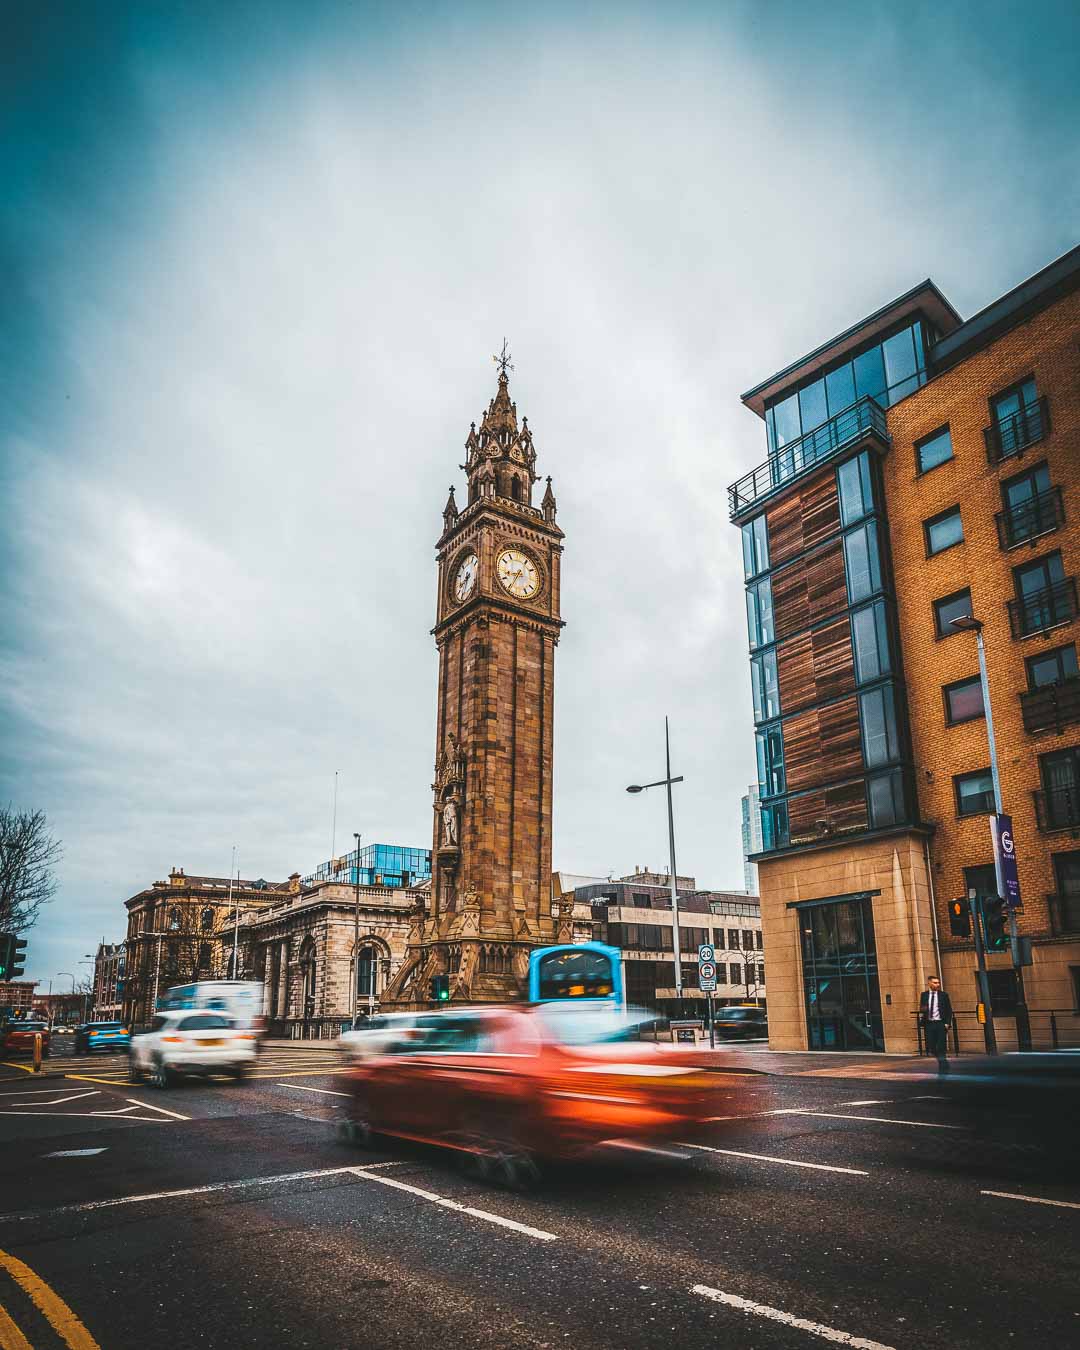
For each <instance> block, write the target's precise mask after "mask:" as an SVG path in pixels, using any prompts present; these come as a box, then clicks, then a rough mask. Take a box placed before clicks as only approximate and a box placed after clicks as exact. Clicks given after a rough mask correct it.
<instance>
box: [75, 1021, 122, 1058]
mask: <svg viewBox="0 0 1080 1350" xmlns="http://www.w3.org/2000/svg"><path fill="white" fill-rule="evenodd" d="M130 1044H131V1033H130V1032H129V1031H128V1029H127V1027H126V1026H124V1024H123V1022H84V1023H83V1024H82V1026H80V1027H76V1028H75V1042H74V1045H73V1047H72V1048H73V1049H74V1051H75V1053H76V1054H77V1055H92V1054H93V1053H94V1052H95V1051H103V1052H105V1053H106V1054H116V1053H117V1052H118V1051H120V1050H127V1048H128V1046H129V1045H130Z"/></svg>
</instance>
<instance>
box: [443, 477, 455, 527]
mask: <svg viewBox="0 0 1080 1350" xmlns="http://www.w3.org/2000/svg"><path fill="white" fill-rule="evenodd" d="M442 518H443V528H444V529H447V530H448V529H449V528H450V526H451V525H453V523H454V521H455V520H457V518H458V509H457V502H456V501H454V485H453V483H451V484H450V495H449V497H447V499H446V505H445V506H444V507H443V513H442Z"/></svg>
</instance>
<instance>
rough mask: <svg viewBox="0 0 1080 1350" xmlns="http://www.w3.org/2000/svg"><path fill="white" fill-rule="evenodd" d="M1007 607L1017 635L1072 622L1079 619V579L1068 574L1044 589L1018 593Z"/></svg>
mask: <svg viewBox="0 0 1080 1350" xmlns="http://www.w3.org/2000/svg"><path fill="white" fill-rule="evenodd" d="M1006 608H1007V609H1008V611H1009V627H1010V628H1011V629H1012V635H1013V637H1014V638H1020V637H1027V636H1028V634H1029V633H1040V632H1042V631H1043V630H1044V629H1046V628H1053V627H1054V625H1055V624H1059V623H1068V622H1069V621H1070V619H1075V618H1076V610H1077V605H1076V578H1075V577H1065V578H1064V580H1062V581H1056V582H1055V583H1054V584H1053V585H1052V586H1046V587H1045V588H1044V589H1043V590H1041V591H1031V592H1030V593H1029V594H1027V595H1018V596H1017V597H1016V599H1015V600H1009V601H1007V603H1006Z"/></svg>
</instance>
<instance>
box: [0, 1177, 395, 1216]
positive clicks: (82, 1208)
mask: <svg viewBox="0 0 1080 1350" xmlns="http://www.w3.org/2000/svg"><path fill="white" fill-rule="evenodd" d="M400 1166H401V1163H400V1162H382V1163H368V1164H367V1168H362V1167H355V1166H354V1167H322V1168H319V1169H317V1170H316V1171H311V1172H282V1173H279V1174H278V1175H277V1176H272V1177H247V1178H245V1179H244V1180H243V1181H215V1182H212V1183H211V1184H210V1185H208V1186H187V1187H185V1188H184V1189H183V1190H177V1191H145V1192H143V1193H142V1194H141V1195H120V1196H117V1197H116V1198H115V1199H113V1200H84V1201H82V1202H81V1203H80V1204H77V1205H57V1207H56V1208H55V1209H24V1210H21V1211H20V1212H19V1213H17V1214H0V1223H8V1222H11V1221H12V1220H15V1219H46V1218H51V1217H52V1216H53V1215H54V1214H78V1213H83V1214H85V1213H87V1212H88V1211H90V1210H95V1209H113V1208H115V1207H116V1206H117V1205H140V1204H145V1203H147V1202H148V1201H150V1200H176V1199H181V1198H182V1197H184V1196H187V1195H210V1194H212V1193H214V1192H216V1191H239V1190H244V1189H246V1188H248V1187H251V1186H273V1185H275V1184H276V1183H277V1182H284V1181H308V1180H311V1179H312V1178H315V1177H334V1176H341V1175H343V1174H344V1173H346V1172H351V1173H352V1174H353V1175H357V1174H363V1173H364V1172H365V1171H367V1170H369V1169H371V1168H374V1167H400Z"/></svg>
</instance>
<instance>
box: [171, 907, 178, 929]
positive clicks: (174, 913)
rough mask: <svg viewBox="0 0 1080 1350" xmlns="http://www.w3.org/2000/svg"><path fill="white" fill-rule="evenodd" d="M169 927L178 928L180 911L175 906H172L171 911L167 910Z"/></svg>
mask: <svg viewBox="0 0 1080 1350" xmlns="http://www.w3.org/2000/svg"><path fill="white" fill-rule="evenodd" d="M169 927H170V928H179V927H180V910H179V908H178V907H177V906H176V905H173V907H172V909H170V910H169Z"/></svg>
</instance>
